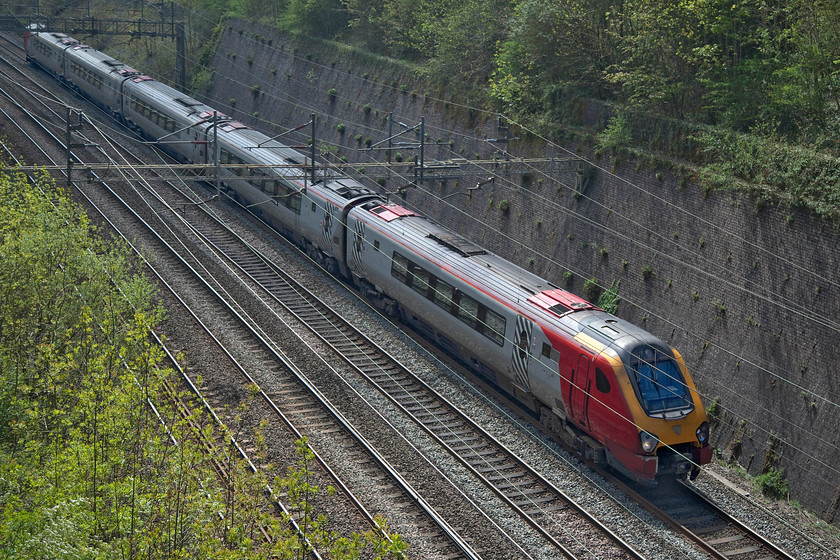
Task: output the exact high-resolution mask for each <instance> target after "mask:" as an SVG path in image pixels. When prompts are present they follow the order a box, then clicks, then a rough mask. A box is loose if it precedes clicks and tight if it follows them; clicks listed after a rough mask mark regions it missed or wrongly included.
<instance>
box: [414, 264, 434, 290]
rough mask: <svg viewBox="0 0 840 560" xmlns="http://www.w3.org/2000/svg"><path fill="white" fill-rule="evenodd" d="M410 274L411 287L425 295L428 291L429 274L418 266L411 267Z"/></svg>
mask: <svg viewBox="0 0 840 560" xmlns="http://www.w3.org/2000/svg"><path fill="white" fill-rule="evenodd" d="M411 274H412V278H411V287H412V288H414V291H415V292H417V293H419V294H422V295H423V296H426V295H427V294H428V293H429V284H430V282H431V275H430V274H429V273H428V272H427V271H425V270H423V269H422V268H420V267H419V266H415V267H413V268H412V269H411Z"/></svg>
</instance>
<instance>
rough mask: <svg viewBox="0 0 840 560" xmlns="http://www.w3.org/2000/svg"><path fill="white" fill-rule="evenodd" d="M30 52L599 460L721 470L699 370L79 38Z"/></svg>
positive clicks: (52, 41) (671, 473) (676, 473)
mask: <svg viewBox="0 0 840 560" xmlns="http://www.w3.org/2000/svg"><path fill="white" fill-rule="evenodd" d="M24 46H25V49H26V53H27V58H28V60H29V61H30V62H32V63H36V64H37V65H39V66H41V67H42V68H44V69H45V70H46V71H47V72H49V73H50V74H52V75H53V76H54V77H55V78H57V79H58V80H60V81H61V82H63V83H65V84H66V85H67V86H69V87H71V88H73V89H74V90H77V91H79V92H81V93H82V94H84V95H85V96H86V97H87V98H89V99H90V100H91V101H93V102H94V103H95V104H97V105H98V106H100V107H101V108H102V109H104V110H106V111H108V112H109V113H110V114H111V115H113V116H114V117H115V118H117V119H119V120H120V121H122V122H123V123H125V124H126V125H128V126H129V127H130V128H132V129H134V130H136V131H137V132H138V133H140V134H142V135H143V136H145V137H146V138H148V139H152V140H158V139H161V138H165V140H166V141H165V142H161V146H162V147H163V148H164V149H165V150H166V151H168V152H169V153H171V154H172V155H173V156H175V157H177V158H179V159H180V160H182V161H188V162H193V163H216V161H217V160H216V158H217V157H218V158H219V161H220V163H221V164H222V166H223V168H222V172H221V173H222V175H221V176H222V179H223V185H224V188H225V190H226V192H227V193H228V194H229V195H231V196H232V197H234V198H236V199H237V200H239V201H240V202H242V203H243V204H247V205H251V206H253V207H254V208H257V209H259V213H260V216H261V218H262V219H263V220H265V221H266V222H268V223H269V224H270V225H272V226H273V227H275V228H276V229H278V230H280V231H281V232H283V233H284V234H286V235H287V236H288V237H290V238H291V239H293V240H294V241H295V242H296V243H298V244H299V245H300V246H302V247H303V248H304V249H305V250H306V252H307V254H309V255H310V256H311V257H313V258H314V259H315V260H316V261H318V262H319V263H321V265H323V266H324V267H325V268H326V269H328V270H330V271H332V272H335V273H337V274H339V275H341V276H342V277H343V278H345V279H346V280H347V281H348V282H351V283H352V284H353V285H354V286H355V287H356V288H358V289H359V290H360V291H361V292H362V293H364V294H365V295H366V296H367V297H369V298H370V299H371V300H372V301H374V302H375V303H376V304H377V305H378V306H379V307H380V308H381V309H383V310H385V311H388V312H390V313H393V314H399V315H400V316H401V318H402V319H403V320H404V321H405V322H406V323H408V324H409V325H411V326H412V327H414V328H416V329H417V330H419V331H421V332H422V333H423V334H425V335H426V336H427V337H429V338H430V339H432V340H433V341H435V342H436V343H437V344H438V345H439V346H440V347H441V348H443V349H444V350H445V351H447V352H448V353H449V354H451V355H452V356H454V357H455V358H457V359H459V360H460V361H462V362H463V363H465V364H468V365H470V366H471V367H472V368H474V369H475V370H476V371H477V372H479V373H480V374H482V375H483V376H485V377H486V378H489V379H490V380H492V381H493V382H495V383H496V384H497V385H498V386H500V387H501V388H502V389H504V390H505V391H506V392H507V393H509V394H510V395H513V396H514V397H515V398H516V399H517V400H519V401H520V402H521V403H522V404H524V405H525V406H527V407H528V408H529V409H531V410H532V411H533V412H534V413H535V414H537V415H539V416H540V418H541V419H542V422H543V423H544V424H545V425H546V426H547V427H549V428H550V429H551V430H552V431H553V432H555V433H556V434H558V435H559V436H560V437H562V438H564V439H566V440H567V441H569V442H571V443H572V444H574V445H575V446H576V447H577V448H578V449H579V450H580V451H582V452H583V453H585V454H586V456H588V457H590V458H592V459H594V460H596V461H599V462H601V463H603V464H608V465H610V466H612V467H614V468H615V469H616V470H618V471H620V472H622V473H624V474H626V475H628V476H629V477H631V478H633V479H637V480H642V481H656V480H659V479H663V478H674V477H682V476H687V475H688V476H691V477H692V478H693V477H694V476H696V475H697V473H698V472H699V468H700V466H701V465H703V464H705V463H708V462H709V461H710V460H711V456H712V449H711V447H710V445H709V424H708V421H707V418H706V413H705V411H704V409H703V405H702V403H701V401H700V397H699V395H698V393H697V390H696V388H695V386H694V383H693V382H692V379H691V376H690V375H689V372H688V369H687V368H686V365H685V362H684V361H683V358H682V357H681V356H680V354H679V353H678V352H677V351H676V350H675V349H673V348H671V347H669V346H668V345H667V344H665V343H664V342H662V341H661V340H660V339H658V338H657V337H655V336H653V335H652V334H650V333H649V332H647V331H645V330H643V329H641V328H639V327H637V326H635V325H633V324H630V323H628V322H627V321H624V320H622V319H619V318H618V317H615V316H614V315H611V314H610V313H607V312H605V311H603V310H601V309H599V308H598V307H596V306H594V305H593V304H591V303H589V302H587V301H585V300H583V299H581V298H579V297H577V296H575V295H574V294H572V293H570V292H567V291H564V290H561V289H558V288H557V287H556V286H553V285H552V284H551V283H550V282H548V281H547V280H545V279H543V278H540V277H538V276H536V275H534V274H532V273H530V272H528V271H527V270H524V269H522V268H520V267H519V266H516V265H514V264H512V263H510V262H508V261H506V260H504V259H502V258H501V257H499V256H497V255H495V254H493V253H490V252H488V251H486V250H485V249H483V248H481V247H479V246H477V245H475V244H473V243H471V242H470V241H468V240H466V239H464V238H463V237H461V236H459V235H457V234H455V233H453V232H452V231H449V230H447V229H445V228H443V227H441V226H440V225H438V224H436V223H435V222H433V221H431V220H429V219H428V218H426V217H423V216H421V215H418V214H417V213H415V212H413V211H411V210H409V209H407V208H405V207H403V206H400V205H397V204H393V203H390V202H389V201H388V200H387V199H385V198H383V197H382V195H380V194H378V193H376V192H375V191H373V190H370V189H368V188H366V187H365V186H363V185H362V184H360V183H358V182H357V181H355V180H353V179H351V178H349V177H347V176H344V175H340V174H337V173H331V172H329V171H328V170H326V169H325V168H321V169H320V170H318V171H317V172H316V173H315V174H314V175H313V177H311V178H307V179H301V177H300V172H299V171H291V170H290V169H291V167H292V166H300V167H305V166H308V165H310V164H311V161H310V160H309V158H308V157H307V156H306V155H304V154H302V153H300V152H298V151H296V150H294V149H291V148H289V147H287V146H284V145H282V144H280V143H279V142H277V141H275V140H273V139H271V138H270V137H268V136H266V135H265V134H263V133H261V132H259V131H257V130H254V129H252V128H250V127H248V126H246V125H244V124H242V123H240V122H237V121H234V120H232V119H231V118H229V117H227V116H225V115H222V114H221V113H217V112H216V111H215V110H214V109H213V108H211V107H209V106H207V105H205V104H204V103H202V102H200V101H197V100H196V99H193V98H191V97H189V96H187V95H185V94H184V93H181V92H179V91H177V90H175V89H173V88H171V87H169V86H167V85H165V84H163V83H161V82H158V81H156V80H154V79H152V78H150V77H149V76H146V75H144V74H142V73H141V72H138V71H136V70H134V69H132V68H129V67H128V66H126V65H124V64H122V63H120V62H118V61H116V60H114V59H113V58H111V57H109V56H108V55H106V54H104V53H102V52H99V51H97V50H95V49H93V48H91V47H89V46H86V45H84V44H82V43H80V42H79V41H76V40H75V39H72V38H70V37H68V36H66V35H63V34H61V33H51V32H44V31H30V32H27V33H26V35H25V37H24ZM214 138H215V139H216V143H215V144H213V140H214ZM208 146H215V147H216V149H215V150H212V149H211V150H208ZM213 152H215V153H213ZM271 165H275V166H278V167H276V168H271V167H267V166H271ZM248 166H254V167H251V168H249V167H248Z"/></svg>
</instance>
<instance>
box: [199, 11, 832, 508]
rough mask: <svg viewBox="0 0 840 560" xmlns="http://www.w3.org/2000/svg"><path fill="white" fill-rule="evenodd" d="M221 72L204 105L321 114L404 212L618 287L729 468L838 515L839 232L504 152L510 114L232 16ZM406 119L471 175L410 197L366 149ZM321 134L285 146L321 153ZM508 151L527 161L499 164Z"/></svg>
mask: <svg viewBox="0 0 840 560" xmlns="http://www.w3.org/2000/svg"><path fill="white" fill-rule="evenodd" d="M212 67H213V68H214V69H215V73H214V75H213V78H212V80H211V83H210V85H209V86H208V88H207V91H206V92H204V93H203V95H204V96H205V97H206V100H207V101H208V102H210V104H211V105H213V106H215V107H217V108H219V109H220V110H222V111H224V112H226V113H228V114H231V115H232V116H234V117H235V118H236V119H238V120H241V121H243V122H245V123H247V124H249V125H251V126H254V127H255V128H259V129H261V130H263V131H264V132H268V133H271V134H282V133H285V132H286V131H287V130H288V129H291V128H293V127H296V126H298V125H300V124H303V123H306V122H308V121H309V119H310V115H311V114H313V113H314V114H315V115H316V119H315V120H316V127H315V135H316V137H317V145H318V146H319V151H320V152H321V153H324V154H326V155H327V157H329V158H331V159H332V160H333V161H335V162H347V164H348V170H350V171H357V170H361V171H362V172H363V173H364V175H363V176H362V177H363V178H364V179H365V180H367V181H368V182H369V183H370V184H371V185H373V186H378V187H379V188H381V189H382V190H387V191H389V192H393V193H394V195H393V196H394V197H396V198H397V199H398V200H400V201H401V202H402V203H403V204H404V205H406V206H408V207H411V208H413V209H417V210H420V211H421V212H422V213H423V214H425V215H427V216H429V217H431V218H432V219H434V220H436V221H438V222H440V223H442V224H444V225H446V226H448V227H450V228H451V229H453V230H455V231H457V232H459V233H461V234H462V235H464V236H465V237H467V238H469V239H471V240H473V241H476V242H478V243H480V244H482V245H484V246H486V247H487V248H489V249H491V250H493V251H494V252H496V253H499V254H501V255H502V256H504V257H506V258H508V259H510V260H513V261H515V262H517V263H519V264H520V265H522V266H525V267H527V268H529V269H531V270H532V271H534V272H535V273H537V274H540V275H542V276H544V277H547V278H548V279H550V280H551V281H552V282H553V283H555V284H557V285H558V286H560V287H564V288H567V289H570V290H571V291H573V292H576V293H578V294H580V295H583V296H584V297H589V298H592V297H593V296H594V295H596V292H597V289H593V286H594V285H595V284H598V285H601V286H603V287H606V286H609V285H610V284H611V283H613V282H619V294H620V297H621V302H620V304H619V306H618V311H617V314H618V315H620V316H622V317H623V318H625V319H627V320H629V321H632V322H633V323H636V324H639V325H643V326H644V327H645V328H646V329H648V330H649V331H651V332H653V333H655V334H657V335H658V336H660V337H661V338H662V339H663V340H665V341H667V342H668V343H670V344H672V345H673V346H674V347H676V348H677V349H678V350H679V351H680V352H681V353H682V354H683V356H684V357H685V359H686V362H687V363H688V365H689V368H690V370H691V372H692V375H693V376H694V380H695V382H696V384H697V386H698V388H699V390H700V392H701V394H702V396H703V399H704V402H705V403H706V405H707V408H708V409H709V412H710V417H711V418H712V419H713V443H714V445H715V446H716V448H717V449H718V454H719V457H720V458H721V459H722V460H725V461H731V462H733V463H735V462H737V463H738V464H740V465H741V466H742V467H743V468H744V469H746V470H747V471H748V472H749V473H750V474H753V475H758V474H760V473H763V472H768V471H770V470H775V471H783V473H784V475H785V478H786V479H787V481H788V483H789V486H790V490H791V496H792V498H793V499H796V500H798V501H799V502H800V503H802V504H803V505H805V506H806V507H808V508H809V509H811V510H812V511H814V512H816V513H817V514H818V515H820V516H821V517H822V518H824V519H826V520H828V521H835V520H836V517H837V509H838V501H839V500H840V466H838V465H840V461H838V458H840V452H838V445H837V426H840V407H838V404H837V403H838V401H839V400H840V398H838V395H840V390H838V384H840V376H838V375H836V373H835V368H836V365H837V364H838V363H840V335H839V334H838V323H840V321H838V319H840V275H838V270H840V236H839V235H838V230H837V227H836V225H833V224H830V223H826V222H824V221H822V220H821V219H819V218H818V217H816V216H814V215H812V214H810V213H808V212H805V211H802V210H798V209H795V208H784V207H780V206H772V205H767V204H763V203H761V201H757V200H756V199H755V198H753V197H751V196H749V195H747V194H745V193H743V192H742V191H736V190H714V191H705V192H704V191H703V190H702V189H701V188H700V186H699V185H698V184H697V183H696V182H695V181H694V180H693V176H692V175H691V173H690V172H686V169H685V168H679V170H678V171H675V169H676V168H675V166H672V165H662V164H655V163H651V162H653V161H655V160H654V159H652V158H648V159H646V160H639V159H636V160H630V159H629V158H626V157H624V158H621V157H619V156H616V155H614V154H609V153H606V154H600V155H598V154H596V152H595V150H594V146H593V145H592V142H589V143H587V142H586V141H582V140H575V141H571V142H567V143H565V144H563V143H559V144H554V145H550V144H549V143H547V142H545V141H542V140H541V139H539V138H535V137H533V136H531V135H528V134H526V133H525V132H524V131H522V130H518V129H516V128H514V129H513V133H514V135H515V136H517V137H518V138H519V139H518V140H514V141H511V142H509V143H508V144H500V143H493V142H487V141H486V140H487V139H498V138H502V137H504V136H505V131H504V130H500V129H499V127H498V125H499V121H498V119H497V115H496V114H490V113H484V112H480V111H475V110H472V109H469V108H468V107H465V106H462V105H460V104H459V103H458V102H457V100H455V99H449V100H445V98H446V95H447V94H446V92H443V93H438V92H436V93H432V94H430V93H428V90H427V89H426V88H427V87H428V86H426V85H424V84H423V82H422V80H420V79H419V78H418V77H417V74H416V73H415V72H414V70H413V69H412V68H411V67H409V66H406V65H403V64H400V63H395V62H393V61H389V60H387V59H381V58H375V57H372V56H370V55H365V54H360V53H357V52H355V51H353V50H351V49H347V48H345V47H343V46H340V45H336V44H330V43H317V44H313V43H308V42H306V41H303V40H302V39H300V38H293V37H289V36H283V35H278V34H277V33H276V32H275V31H273V30H271V29H270V28H266V27H261V26H257V25H254V24H250V23H243V22H237V21H231V22H229V23H227V24H226V26H225V28H224V31H223V32H222V34H221V38H220V41H219V43H218V46H217V48H216V51H215V56H214V58H213V61H212ZM580 112H581V113H580V115H579V117H581V118H583V119H584V120H585V121H588V122H589V123H591V124H592V125H593V126H594V125H596V124H598V123H603V122H604V120H605V119H606V118H607V115H606V114H605V113H604V111H603V110H602V109H600V108H599V106H598V105H595V104H581V105H580ZM389 114H390V115H392V118H389ZM389 121H393V122H394V123H398V122H399V123H403V124H405V125H407V126H409V127H413V126H414V125H419V124H420V123H421V121H422V122H423V125H424V131H425V134H426V142H427V144H426V146H425V154H424V156H425V161H426V162H428V163H432V162H434V161H437V162H444V161H445V162H447V163H448V164H451V165H457V167H458V169H452V168H447V169H442V170H437V171H432V170H428V171H426V172H425V173H424V175H425V178H426V180H425V181H424V182H423V183H422V184H420V185H419V186H418V187H408V188H406V185H408V184H410V183H411V182H412V181H413V180H414V176H413V170H412V167H411V166H410V165H405V166H402V167H395V168H393V169H392V170H391V171H388V172H386V171H384V170H382V169H375V168H368V167H362V166H361V165H360V164H359V163H356V162H361V163H365V162H370V161H371V158H372V157H375V158H376V159H379V160H383V159H386V155H387V152H385V151H371V150H365V149H364V148H368V147H370V148H377V147H383V146H384V145H386V144H379V143H380V142H383V141H384V140H386V138H387V137H388V136H389V134H396V133H398V132H404V131H405V130H406V129H405V128H404V127H403V126H401V125H399V124H394V125H393V128H391V129H389ZM502 124H505V123H504V122H503V123H502ZM308 134H309V131H308V129H306V130H302V131H301V132H299V133H298V135H297V136H295V135H294V134H284V135H283V136H281V137H280V138H281V139H283V138H289V139H290V140H293V141H291V142H290V143H292V144H294V143H296V142H300V143H305V141H306V135H308ZM417 138H418V137H417V135H416V134H415V133H414V132H404V133H403V134H402V135H401V136H398V137H396V138H394V140H393V142H394V144H395V145H397V147H396V148H395V149H394V150H393V151H392V152H391V153H390V155H391V158H392V160H393V161H395V162H396V161H398V158H401V159H402V160H403V161H404V162H406V161H409V160H410V159H411V158H412V157H414V156H415V155H417V151H416V150H412V149H409V148H408V146H407V144H410V143H413V142H416V141H417ZM399 143H402V144H399ZM505 145H507V147H508V152H509V155H510V156H511V158H512V159H510V160H506V158H505V156H504V155H501V154H500V153H499V152H498V150H499V148H500V147H503V146H505ZM398 152H399V153H398ZM521 158H539V159H544V160H548V161H549V162H550V163H535V162H528V161H523V160H522V159H521ZM488 171H492V172H493V174H495V176H496V179H495V180H494V181H493V182H485V181H486V179H487V178H488V177H489V176H490V175H491V174H490V173H488ZM435 173H437V175H435ZM441 174H451V175H452V176H451V177H449V178H445V179H441V178H435V177H440V175H441ZM479 185H481V186H480V187H479V188H475V187H478V186H479ZM468 189H472V190H468ZM593 279H594V280H595V282H592V281H591V280H593Z"/></svg>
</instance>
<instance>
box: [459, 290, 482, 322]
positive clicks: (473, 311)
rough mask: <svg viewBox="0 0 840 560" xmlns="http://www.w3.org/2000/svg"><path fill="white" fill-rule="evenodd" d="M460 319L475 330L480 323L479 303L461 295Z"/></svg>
mask: <svg viewBox="0 0 840 560" xmlns="http://www.w3.org/2000/svg"><path fill="white" fill-rule="evenodd" d="M458 318H459V319H460V320H462V321H463V322H464V323H466V324H467V325H469V326H471V327H472V328H475V327H476V323H477V321H478V302H477V301H475V300H474V299H473V298H471V297H470V296H468V295H464V294H461V297H460V298H458Z"/></svg>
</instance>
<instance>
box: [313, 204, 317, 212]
mask: <svg viewBox="0 0 840 560" xmlns="http://www.w3.org/2000/svg"><path fill="white" fill-rule="evenodd" d="M315 208H317V206H315V203H314V202H313V203H312V211H313V212H314V211H315Z"/></svg>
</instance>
